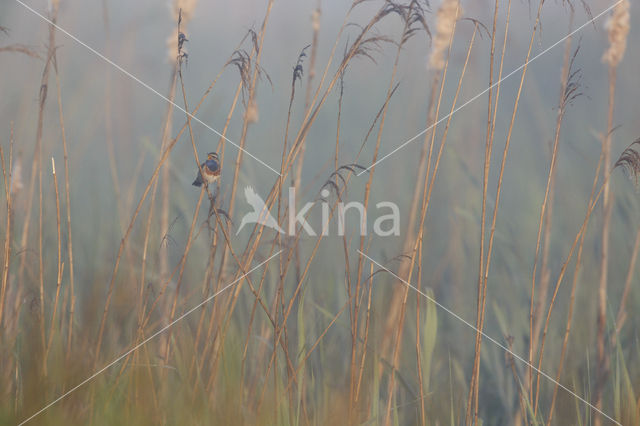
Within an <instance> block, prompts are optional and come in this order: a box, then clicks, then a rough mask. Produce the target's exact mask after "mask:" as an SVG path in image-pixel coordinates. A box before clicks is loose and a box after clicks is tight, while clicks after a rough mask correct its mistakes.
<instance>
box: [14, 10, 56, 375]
mask: <svg viewBox="0 0 640 426" xmlns="http://www.w3.org/2000/svg"><path fill="white" fill-rule="evenodd" d="M50 13H51V17H50V19H51V22H53V24H49V39H48V44H47V57H46V60H45V65H44V69H43V71H42V78H41V80H40V95H39V105H38V122H37V130H36V146H35V149H34V155H33V158H34V161H33V166H32V169H31V181H30V183H29V201H28V203H27V216H26V220H25V227H24V228H23V234H22V237H23V245H22V246H23V247H24V246H26V240H27V237H28V229H29V225H28V224H29V222H30V216H31V205H32V199H33V194H34V191H35V179H36V173H37V178H38V281H39V285H40V286H39V290H40V318H39V320H40V340H41V344H42V351H43V353H44V351H45V350H46V340H45V307H44V266H43V260H42V233H43V230H42V210H43V205H42V139H43V127H44V106H45V103H46V100H47V90H48V84H49V70H50V65H51V61H52V59H53V55H54V53H55V31H56V30H55V27H54V24H55V22H56V20H57V16H58V2H54V3H53V4H52V7H51V11H50ZM24 260H25V258H24V257H23V262H22V264H21V266H20V268H21V270H23V268H24V267H25V263H24ZM42 372H43V374H44V376H46V375H47V366H46V361H45V360H44V357H43V364H42Z"/></svg>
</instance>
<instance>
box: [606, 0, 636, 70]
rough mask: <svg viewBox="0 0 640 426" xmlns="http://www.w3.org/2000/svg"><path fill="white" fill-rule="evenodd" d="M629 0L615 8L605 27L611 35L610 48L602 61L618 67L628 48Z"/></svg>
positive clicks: (609, 35)
mask: <svg viewBox="0 0 640 426" xmlns="http://www.w3.org/2000/svg"><path fill="white" fill-rule="evenodd" d="M629 7H630V3H629V0H624V1H622V2H620V3H618V5H617V6H616V7H615V8H614V9H613V13H612V14H611V16H610V17H609V19H607V22H606V23H605V28H606V29H607V34H608V37H609V48H608V49H607V51H606V52H604V55H602V62H604V63H605V64H609V66H611V67H616V66H618V64H619V63H620V61H621V60H622V58H623V57H624V51H625V50H626V48H627V35H628V34H629Z"/></svg>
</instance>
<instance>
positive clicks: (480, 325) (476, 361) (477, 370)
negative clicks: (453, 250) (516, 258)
mask: <svg viewBox="0 0 640 426" xmlns="http://www.w3.org/2000/svg"><path fill="white" fill-rule="evenodd" d="M543 4H544V0H541V1H540V3H539V4H538V11H537V12H536V20H535V24H534V26H533V29H532V31H531V38H530V40H529V48H528V50H527V55H526V59H525V65H524V67H523V69H522V75H521V77H520V84H519V86H518V92H517V94H516V98H515V103H514V106H513V112H512V114H511V120H510V122H509V128H508V131H507V138H506V142H505V147H504V150H503V153H502V161H501V164H500V171H499V173H498V186H497V190H496V197H495V202H494V208H493V218H492V220H491V229H490V234H489V243H488V249H487V256H486V265H485V267H484V271H483V272H482V273H481V274H480V280H479V287H481V289H480V288H479V290H481V291H479V293H478V294H479V295H480V296H481V297H480V299H479V300H478V302H479V303H478V311H479V315H480V316H479V322H478V323H477V324H476V328H477V330H478V332H477V333H476V348H475V354H474V376H475V379H474V381H473V382H474V383H473V384H474V416H473V418H474V423H475V424H478V398H479V382H480V352H481V349H482V330H483V329H484V317H485V307H486V295H487V281H488V278H489V268H490V266H491V253H492V251H493V241H494V236H495V228H496V220H497V216H498V207H499V205H500V194H501V190H502V179H503V176H504V169H505V165H506V162H507V155H508V153H509V146H510V143H511V136H512V134H513V126H514V123H515V119H516V114H517V112H518V105H519V102H520V96H521V95H522V88H523V86H524V80H525V76H526V74H527V69H528V67H529V58H530V57H531V50H532V48H533V42H534V40H535V35H536V33H537V30H538V27H539V24H540V12H541V10H542V5H543ZM490 159H491V156H490V153H489V157H488V160H489V161H490ZM486 160H487V159H486V157H485V161H486ZM487 179H488V176H485V180H487ZM486 196H487V192H486V186H485V188H484V190H483V204H485V200H484V199H485V198H486ZM484 221H485V216H484V215H483V217H482V222H483V223H484ZM482 227H483V229H484V225H483V226H482ZM482 239H484V232H483V233H482ZM483 244H484V243H483Z"/></svg>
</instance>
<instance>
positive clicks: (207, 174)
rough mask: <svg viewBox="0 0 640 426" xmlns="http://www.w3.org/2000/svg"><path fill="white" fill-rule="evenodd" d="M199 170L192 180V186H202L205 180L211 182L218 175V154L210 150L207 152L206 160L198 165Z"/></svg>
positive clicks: (216, 178)
mask: <svg viewBox="0 0 640 426" xmlns="http://www.w3.org/2000/svg"><path fill="white" fill-rule="evenodd" d="M200 170H202V172H201V171H200ZM200 170H198V174H197V176H196V180H194V181H193V183H192V185H193V186H202V184H203V183H205V181H206V182H207V183H208V184H212V183H213V182H215V181H216V180H218V178H219V177H220V159H219V158H218V154H217V153H215V152H210V153H208V154H207V160H206V161H205V162H204V163H202V164H201V165H200Z"/></svg>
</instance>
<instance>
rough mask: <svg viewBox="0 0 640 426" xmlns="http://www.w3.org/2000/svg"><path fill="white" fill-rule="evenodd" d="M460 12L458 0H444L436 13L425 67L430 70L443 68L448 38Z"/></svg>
mask: <svg viewBox="0 0 640 426" xmlns="http://www.w3.org/2000/svg"><path fill="white" fill-rule="evenodd" d="M461 13H462V6H460V2H459V1H458V0H444V1H443V2H442V5H441V6H440V8H439V9H438V12H437V13H436V35H435V37H434V38H433V47H432V49H431V55H430V56H429V63H428V65H427V67H428V68H429V69H432V70H436V71H438V70H441V69H442V68H444V63H445V52H446V51H447V48H448V47H449V40H450V39H451V37H452V36H453V34H452V31H453V28H454V24H455V22H456V20H457V19H458V16H460V14H461Z"/></svg>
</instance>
